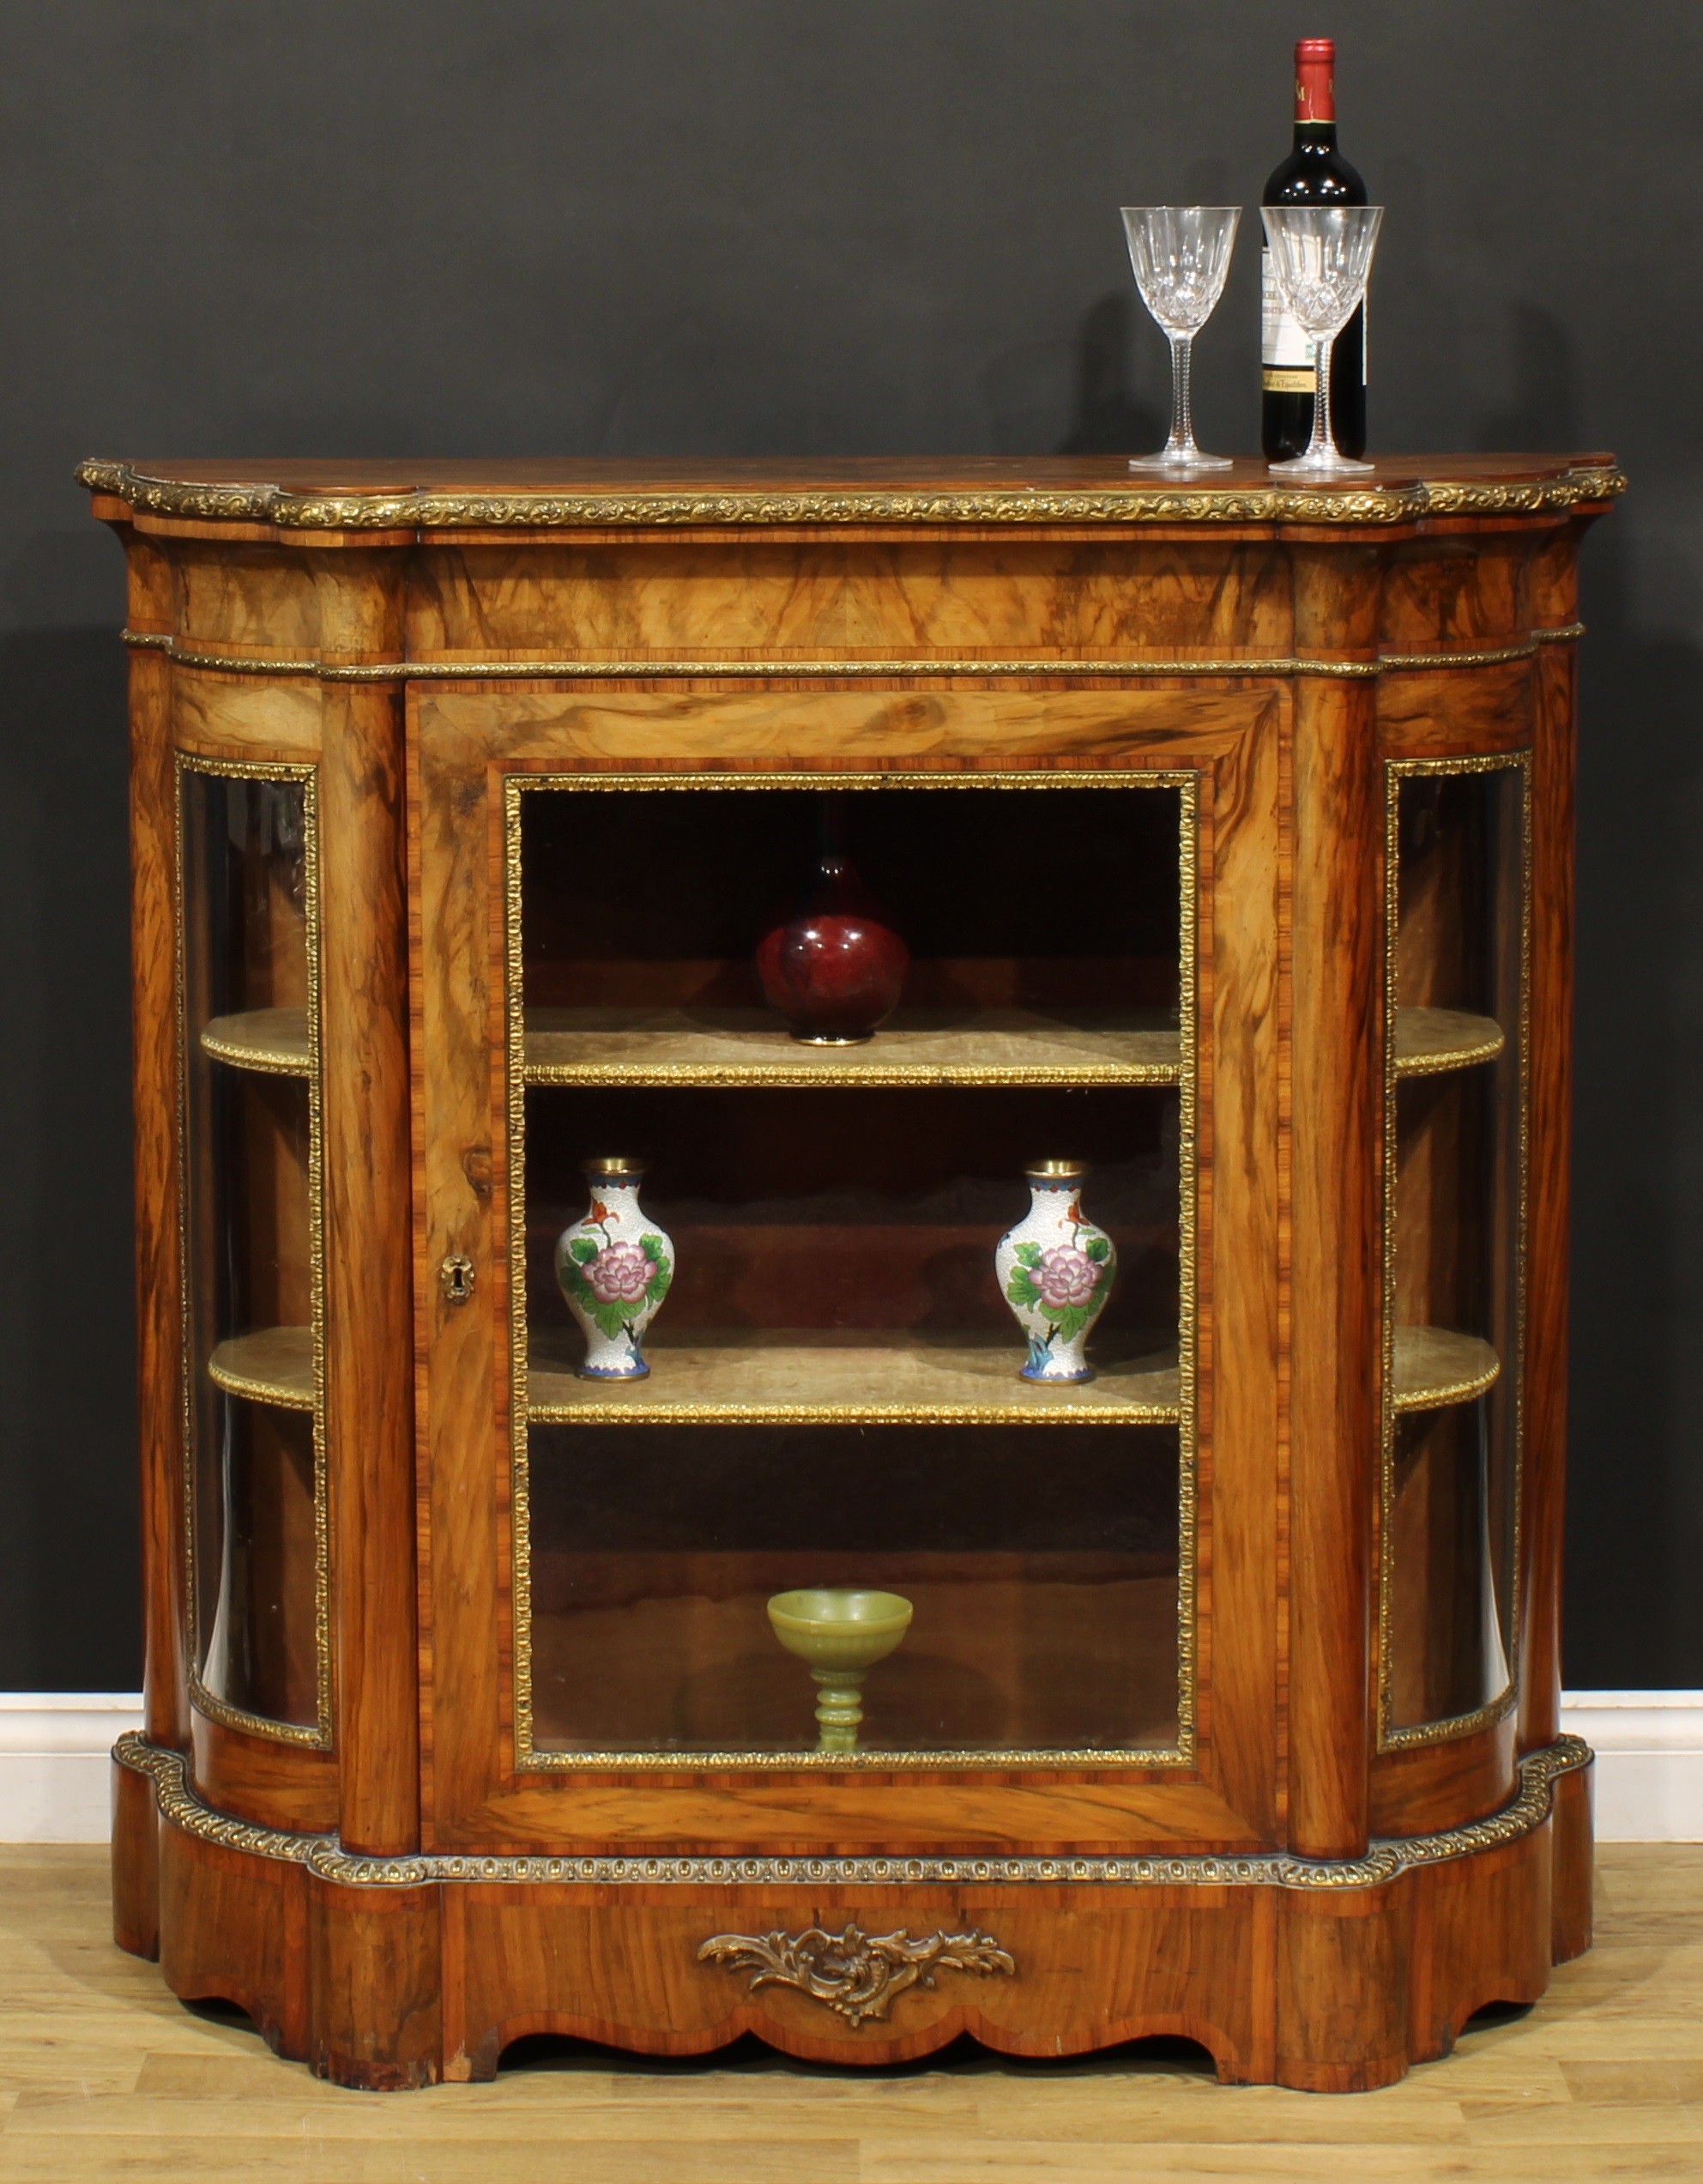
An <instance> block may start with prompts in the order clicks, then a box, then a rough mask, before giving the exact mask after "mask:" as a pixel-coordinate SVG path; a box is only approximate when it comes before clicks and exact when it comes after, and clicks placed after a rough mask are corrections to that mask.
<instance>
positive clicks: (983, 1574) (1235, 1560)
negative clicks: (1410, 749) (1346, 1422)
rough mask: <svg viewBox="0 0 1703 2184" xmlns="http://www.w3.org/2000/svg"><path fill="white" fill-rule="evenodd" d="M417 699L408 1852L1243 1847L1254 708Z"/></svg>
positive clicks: (1251, 1813) (879, 699) (1259, 1724)
mask: <svg viewBox="0 0 1703 2184" xmlns="http://www.w3.org/2000/svg"><path fill="white" fill-rule="evenodd" d="M410 704H411V708H412V714H411V723H410V747H411V753H412V765H413V767H414V781H413V783H412V790H411V797H410V803H411V808H412V812H413V815H414V816H413V825H414V843H413V854H414V866H415V870H416V873H417V878H418V886H419V890H420V924H419V933H418V961H417V964H416V966H415V970H416V977H415V991H416V995H417V997H418V1009H419V1019H418V1022H417V1025H416V1051H417V1056H418V1060H419V1070H418V1077H417V1085H418V1095H417V1096H418V1100H419V1111H418V1115H417V1120H416V1128H417V1143H418V1146H419V1152H420V1163H421V1226H420V1242H421V1264H420V1298H421V1311H422V1315H423V1320H424V1327H425V1334H426V1348H425V1358H426V1407H425V1414H424V1435H425V1459H426V1461H425V1467H424V1471H423V1478H424V1482H425V1487H426V1493H425V1503H424V1510H423V1517H424V1528H425V1529H424V1538H425V1544H426V1554H425V1559H424V1564H423V1577H422V1598H421V1627H422V1639H423V1648H424V1655H425V1660H426V1700H425V1717H424V1718H425V1727H426V1748H425V1755H424V1757H425V1781H426V1821H425V1824H426V1830H427V1835H428V1838H429V1840H430V1841H432V1842H434V1843H436V1844H437V1845H438V1846H439V1847H442V1848H466V1849H481V1848H484V1849H492V1850H495V1849H498V1848H509V1849H513V1848H533V1849H545V1848H547V1849H550V1850H553V1851H561V1852H565V1853H572V1852H575V1851H581V1852H584V1853H587V1854H590V1853H594V1852H603V1853H620V1852H650V1851H663V1850H667V1849H670V1848H673V1849H676V1850H680V1851H686V1850H690V1851H693V1852H698V1853H703V1854H709V1855H723V1854H737V1853H739V1852H740V1851H743V1850H758V1849H763V1848H768V1849H771V1850H782V1849H785V1850H789V1851H794V1852H799V1853H807V1852H809V1851H811V1850H812V1849H816V1848H828V1847H830V1846H832V1847H834V1848H837V1849H840V1850H845V1851H866V1852H871V1853H897V1854H903V1853H904V1852H906V1851H908V1850H915V1851H919V1852H921V1851H922V1850H925V1849H928V1848H939V1847H941V1846H943V1845H951V1846H954V1847H957V1848H964V1847H977V1846H986V1847H989V1848H1007V1849H1011V1850H1013V1851H1016V1850H1025V1851H1036V1852H1049V1851H1054V1850H1058V1851H1063V1850H1068V1849H1072V1848H1075V1849H1080V1850H1083V1851H1096V1852H1100V1853H1103V1854H1117V1853H1119V1852H1121V1851H1125V1850H1132V1851H1133V1850H1144V1849H1148V1848H1163V1847H1166V1846H1169V1845H1173V1844H1183V1843H1187V1845H1189V1846H1190V1847H1191V1848H1196V1849H1199V1848H1208V1847H1213V1846H1217V1847H1220V1848H1224V1849H1226V1850H1234V1849H1237V1848H1250V1847H1253V1845H1255V1844H1259V1843H1261V1842H1268V1841H1270V1840H1271V1836H1272V1830H1273V1827H1274V1824H1275V1816H1274V1811H1273V1804H1274V1794H1275V1793H1274V1784H1275V1781H1276V1761H1275V1756H1274V1751H1273V1745H1274V1739H1275V1729H1274V1723H1275V1721H1276V1718H1277V1630H1278V1618H1277V1587H1276V1569H1277V1511H1278V1507H1279V1482H1278V1479H1277V1468H1276V1467H1277V1449H1278V1434H1277V1364H1276V1357H1277V1298H1278V1288H1277V1285H1278V1269H1279V1251H1278V1207H1277V1173H1276V1169H1277V1164H1276V1163H1275V1161H1274V1160H1273V1159H1271V1158H1270V1157H1269V1155H1270V1149H1271V1147H1272V1146H1275V1144H1276V1142H1277V1100H1278V1073H1277V1038H1278V1029H1279V955H1278V893H1279V876H1280V860H1279V856H1278V811H1279V780H1280V774H1281V759H1282V752H1283V741H1284V735H1285V731H1286V707H1287V705H1288V699H1287V695H1286V693H1284V692H1283V690H1282V689H1281V688H1279V687H1271V688H1267V689H1265V690H1251V691H1247V690H1244V691H1238V692H1233V693H1214V692H1210V691H1204V690H1203V689H1202V688H1201V687H1200V686H1199V684H1195V685H1193V686H1185V687H1179V688H1177V689H1175V690H1170V689H1166V688H1164V687H1154V686H1151V685H1150V686H1148V687H1136V688H1131V689H1114V688H1106V687H1096V688H1091V689H1087V688H1082V687H1072V686H1071V685H1070V684H1069V683H1068V682H1066V681H1057V682H1054V683H1050V684H1047V685H1039V686H1034V687H1024V686H1022V685H1015V686H1013V687H987V686H983V687H951V686H946V687H942V688H937V689H935V690H934V691H933V692H932V693H930V694H929V695H928V696H927V698H926V699H922V698H917V697H914V696H908V695H906V694H905V693H895V692H892V691H888V690H885V689H880V688H875V687H862V688H858V687H848V688H846V689H842V690H831V689H822V688H817V689H813V690H810V691H808V692H806V693H799V692H797V691H791V690H783V689H782V690H770V689H767V688H763V689H757V690H753V689H752V688H750V687H746V688H744V689H738V690H732V689H729V688H728V687H727V686H725V685H714V684H710V685H704V686H685V687H677V688H672V689H668V690H666V691H664V692H662V693H640V692H635V691H631V690H626V691H624V690H621V689H619V687H610V688H599V687H595V686H592V685H581V686H577V687H569V688H565V689H562V688H549V687H529V688H526V689H523V690H522V689H515V688H510V689H508V690H504V691H498V692H492V691H489V690H486V691H476V690H466V689H459V690H458V689H441V690H433V689H430V688H427V687H416V688H415V689H414V692H413V693H411V699H410ZM824 841H827V842H828V844H829V849H828V850H826V851H824ZM824 854H828V855H830V856H831V857H832V858H833V859H836V860H839V861H841V862H843V861H844V860H846V859H848V860H849V861H850V863H851V864H852V865H853V866H855V871H856V875H857V886H858V887H859V888H860V889H861V891H862V892H861V893H860V894H859V895H858V896H857V897H856V898H855V901H856V902H858V903H862V904H867V902H868V901H869V900H871V899H873V900H874V901H875V902H878V903H879V904H880V905H882V906H883V911H882V915H883V916H884V917H885V920H886V922H887V923H889V924H890V926H891V928H892V929H896V930H897V932H898V933H899V934H900V935H902V936H903V941H904V942H905V944H906V946H907V947H908V951H909V968H908V971H906V972H905V975H904V977H903V994H902V998H901V999H900V1001H899V1003H898V1006H897V1008H896V1009H895V1010H894V1012H893V1013H892V1014H891V1016H890V1017H889V1018H888V1019H886V1020H885V1022H884V1023H883V1024H882V1025H881V1026H880V1028H879V1029H878V1030H877V1031H876V1032H875V1033H874V1035H873V1037H872V1038H866V1039H858V1040H847V1039H845V1038H840V1039H838V1040H837V1041H830V1042H828V1043H824V1041H823V1040H822V1038H820V1037H819V1036H818V1037H817V1038H809V1039H806V1038H796V1037H794V1036H793V1035H792V1034H791V1032H789V1030H788V1023H787V1022H786V1020H785V1019H783V1017H782V1015H781V1014H780V1013H777V1012H776V1008H774V1007H771V1006H770V1004H769V1001H766V1000H765V998H764V988H763V985H762V983H760V981H759V977H758V971H757V969H756V968H755V966H754V958H755V956H756V954H757V952H758V943H759V941H760V940H761V939H762V937H763V935H764V934H765V932H767V931H769V930H770V929H774V928H775V927H776V924H777V923H781V922H784V920H785V919H786V918H787V917H788V915H789V914H790V913H791V912H793V911H796V910H798V909H799V908H800V905H802V904H807V903H808V901H809V900H810V898H811V890H812V884H814V883H815V881H816V880H819V879H820V872H819V867H820V864H821V861H822V858H823V856H824ZM850 884H851V883H850V882H849V881H848V880H846V879H845V878H844V877H843V875H842V878H841V880H840V881H839V882H838V885H839V886H840V889H841V895H840V897H839V898H838V900H839V902H840V907H841V908H842V909H843V907H844V904H845V902H846V901H848V900H851V899H853V898H851V897H849V896H848V895H846V893H845V890H846V889H847V888H848V886H850ZM821 907H822V904H820V903H819V902H818V909H820V908H821ZM833 910H834V904H832V903H829V904H828V905H827V911H828V912H829V913H831V912H832V911H833ZM777 945H778V944H777ZM890 968H891V966H890ZM828 1028H829V1030H830V1032H831V1031H832V1030H833V1028H834V1027H833V1025H831V1024H830V1025H829V1026H828ZM840 1028H841V1030H842V1031H843V1030H844V1029H845V1026H844V1025H841V1026H840ZM851 1028H852V1029H853V1030H859V1029H861V1028H862V1027H861V1025H853V1026H852V1027H851ZM819 1030H820V1027H819V1026H818V1032H819ZM1026 1178H1027V1180H1026ZM1006 1231H1014V1234H1013V1235H1012V1239H1011V1241H1010V1243H1008V1244H1007V1245H1006V1246H1005V1247H1003V1248H1001V1249H1000V1250H999V1252H998V1254H997V1255H996V1246H999V1239H1000V1238H1001V1237H1002V1235H1004V1234H1005V1232H1006ZM1084 1342H1085V1344H1086V1352H1085V1356H1086V1365H1085V1367H1084V1364H1083V1358H1084V1350H1083V1346H1084Z"/></svg>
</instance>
